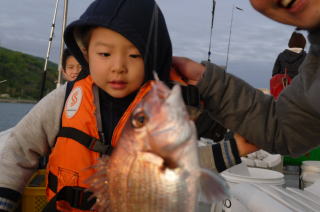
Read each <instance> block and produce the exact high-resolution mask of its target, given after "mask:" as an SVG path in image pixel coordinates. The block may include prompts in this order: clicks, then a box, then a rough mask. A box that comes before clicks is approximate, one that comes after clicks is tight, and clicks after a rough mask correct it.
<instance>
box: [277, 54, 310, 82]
mask: <svg viewBox="0 0 320 212" xmlns="http://www.w3.org/2000/svg"><path fill="white" fill-rule="evenodd" d="M305 57H306V52H305V51H304V50H303V51H301V52H300V53H296V52H293V51H290V50H289V49H285V50H284V51H283V52H281V53H280V54H279V55H278V58H277V60H276V62H275V64H274V66H273V71H272V76H274V75H276V74H284V73H285V69H286V68H287V73H288V75H289V76H290V77H291V79H292V78H294V77H295V76H296V75H297V74H298V73H299V71H298V70H299V66H300V65H301V64H302V62H303V60H304V58H305Z"/></svg>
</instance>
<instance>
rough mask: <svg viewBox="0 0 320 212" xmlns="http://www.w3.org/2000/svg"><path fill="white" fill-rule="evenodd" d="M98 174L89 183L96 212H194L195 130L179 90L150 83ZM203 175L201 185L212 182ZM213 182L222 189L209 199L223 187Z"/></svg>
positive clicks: (196, 178)
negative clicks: (148, 88) (97, 211)
mask: <svg viewBox="0 0 320 212" xmlns="http://www.w3.org/2000/svg"><path fill="white" fill-rule="evenodd" d="M97 169H98V171H97V174H96V175H95V176H93V177H92V178H91V179H90V180H89V181H90V183H91V187H90V190H92V191H93V192H94V195H95V196H96V197H97V202H96V205H95V207H96V208H97V209H98V210H99V211H112V212H136V211H137V212H138V211H141V212H142V211H143V212H149V211H150V212H162V211H163V212H168V211H170V212H178V211H179V212H180V211H181V212H188V211H190V212H191V211H196V206H197V200H198V194H199V191H200V179H201V169H200V167H199V160H198V148H197V137H196V129H195V126H194V123H193V122H192V121H191V120H190V119H189V116H188V113H187V111H186V107H185V105H184V103H183V100H182V97H181V92H180V87H179V86H175V87H174V88H173V89H172V90H170V89H169V88H167V87H166V86H165V85H164V84H163V83H161V82H160V81H156V82H154V83H153V85H152V88H151V91H150V92H149V93H148V94H147V95H146V96H145V97H144V98H143V100H142V101H141V102H140V103H139V105H138V106H137V107H136V108H135V110H134V112H133V113H132V115H131V118H130V119H129V121H128V122H127V123H126V126H125V128H124V130H123V133H122V135H121V137H120V139H119V141H118V144H117V147H116V148H115V150H114V151H113V153H112V155H111V156H110V157H109V158H107V157H105V158H102V159H101V161H100V164H99V165H98V166H97ZM207 174H208V172H207V173H206V176H207V177H204V179H205V180H206V179H208V178H209V179H212V178H211V176H210V173H209V175H207ZM208 176H209V177H208ZM213 178H214V179H212V180H213V181H211V182H213V184H215V183H216V184H217V185H218V187H219V186H221V187H219V189H218V190H217V191H215V192H216V193H218V195H215V194H213V195H214V197H217V196H219V195H220V196H221V193H220V192H221V189H222V190H224V189H225V187H224V184H223V185H222V184H221V182H215V180H218V181H219V180H220V179H218V178H217V179H216V178H215V177H214V176H213ZM209 181H210V180H209ZM209 181H208V182H209ZM210 184H211V183H210ZM216 184H215V185H214V186H213V188H216ZM209 187H210V186H209ZM215 192H213V193H215ZM223 192H224V191H223ZM209 196H210V195H209Z"/></svg>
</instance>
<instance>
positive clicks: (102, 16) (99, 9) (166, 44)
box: [64, 0, 172, 82]
mask: <svg viewBox="0 0 320 212" xmlns="http://www.w3.org/2000/svg"><path fill="white" fill-rule="evenodd" d="M155 5H156V3H155V1H154V0H96V1H94V2H93V3H91V5H90V6H89V7H88V8H87V10H86V11H85V12H84V13H83V14H82V16H81V17H80V18H79V19H78V20H76V21H74V22H72V23H71V24H70V25H69V26H68V27H67V28H66V30H65V33H64V40H65V43H66V45H67V47H68V48H69V49H70V51H71V52H72V54H73V55H74V56H75V57H76V58H77V60H78V61H79V63H80V64H81V65H82V66H83V67H84V70H83V73H81V75H82V76H83V75H86V74H88V63H87V61H86V60H85V58H84V56H83V54H82V52H81V50H80V48H79V46H78V44H77V42H76V39H75V36H74V30H75V29H76V28H77V29H79V28H84V27H85V26H100V27H105V28H108V29H111V30H114V31H116V32H118V33H120V34H121V35H123V36H124V37H126V38H127V39H128V40H129V41H131V42H132V43H133V44H134V45H135V46H136V47H137V48H138V50H139V51H140V53H141V54H142V56H143V57H144V60H145V64H146V67H145V72H146V79H147V80H149V79H152V78H153V74H152V70H154V69H155V70H156V72H157V74H158V76H159V78H160V79H161V80H163V81H165V82H167V81H168V80H169V70H170V66H171V58H172V47H171V41H170V37H169V33H168V30H167V26H166V23H165V19H164V17H163V14H162V12H161V10H160V9H159V7H158V6H157V9H158V11H157V12H154V11H155V10H154V7H155ZM157 14H158V15H157ZM155 15H157V17H156V18H153V16H155ZM156 22H157V23H156ZM150 32H151V33H150Z"/></svg>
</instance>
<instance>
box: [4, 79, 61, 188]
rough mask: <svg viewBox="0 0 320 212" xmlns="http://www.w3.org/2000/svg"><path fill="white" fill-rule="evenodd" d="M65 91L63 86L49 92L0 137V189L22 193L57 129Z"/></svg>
mask: <svg viewBox="0 0 320 212" xmlns="http://www.w3.org/2000/svg"><path fill="white" fill-rule="evenodd" d="M65 90H66V86H65V85H64V86H61V87H60V88H58V89H56V90H54V91H52V92H51V93H50V94H48V95H47V96H46V97H44V98H43V99H42V100H41V101H40V102H39V103H37V104H36V105H35V106H34V107H33V108H32V109H31V111H30V112H29V113H28V114H27V115H26V116H25V117H24V118H23V119H22V120H21V121H20V122H19V123H18V124H17V125H16V126H15V127H13V128H11V130H10V133H8V134H6V136H5V137H1V138H0V170H1V173H0V187H4V188H9V189H12V190H15V191H19V192H22V191H23V188H24V186H25V183H26V182H27V180H28V179H29V178H30V176H31V175H32V173H33V172H34V171H35V169H36V168H37V166H38V162H39V157H40V156H44V155H47V154H48V152H49V149H50V148H51V147H52V146H53V145H54V142H55V137H56V135H57V133H58V130H59V127H60V118H61V112H62V108H63V103H64V96H65Z"/></svg>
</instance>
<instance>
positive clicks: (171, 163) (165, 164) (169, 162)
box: [145, 150, 179, 171]
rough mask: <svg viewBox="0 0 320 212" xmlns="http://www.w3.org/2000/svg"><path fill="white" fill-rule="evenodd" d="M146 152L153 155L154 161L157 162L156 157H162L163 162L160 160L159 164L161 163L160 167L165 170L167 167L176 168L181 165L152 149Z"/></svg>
mask: <svg viewBox="0 0 320 212" xmlns="http://www.w3.org/2000/svg"><path fill="white" fill-rule="evenodd" d="M145 153H147V154H151V155H153V162H155V160H154V159H155V158H156V157H157V158H159V159H161V162H160V161H159V160H158V164H159V165H160V169H161V170H163V171H164V170H166V169H176V168H178V167H179V164H178V163H177V162H175V161H174V160H172V159H171V158H169V157H162V156H161V155H160V154H158V153H156V152H154V151H152V150H150V151H146V152H145Z"/></svg>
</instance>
